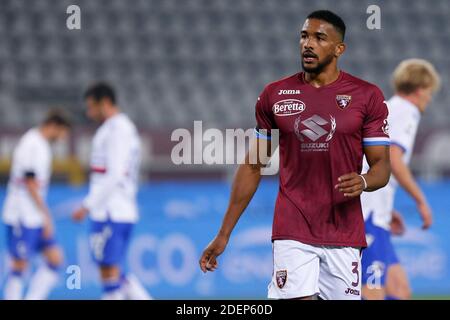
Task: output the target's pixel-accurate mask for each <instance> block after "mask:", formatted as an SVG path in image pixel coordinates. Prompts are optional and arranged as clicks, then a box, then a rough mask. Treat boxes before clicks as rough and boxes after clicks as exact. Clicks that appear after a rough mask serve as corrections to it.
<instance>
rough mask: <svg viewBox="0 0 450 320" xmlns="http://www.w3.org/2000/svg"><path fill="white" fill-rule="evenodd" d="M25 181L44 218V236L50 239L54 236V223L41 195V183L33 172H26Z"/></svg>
mask: <svg viewBox="0 0 450 320" xmlns="http://www.w3.org/2000/svg"><path fill="white" fill-rule="evenodd" d="M24 179H25V187H26V188H27V191H28V193H29V194H30V196H31V198H32V199H33V201H34V203H35V205H36V207H37V208H38V209H39V212H41V214H42V215H43V217H44V236H45V237H47V238H49V237H51V236H52V234H53V223H52V218H51V215H50V210H49V209H48V207H47V205H46V203H45V201H44V199H43V198H42V196H41V194H40V193H39V182H38V181H37V180H36V175H35V173H34V172H33V171H28V172H26V173H25V177H24Z"/></svg>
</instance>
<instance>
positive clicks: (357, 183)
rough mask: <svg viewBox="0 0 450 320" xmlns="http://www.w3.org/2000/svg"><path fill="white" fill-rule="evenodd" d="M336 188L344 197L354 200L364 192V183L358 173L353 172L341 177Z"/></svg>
mask: <svg viewBox="0 0 450 320" xmlns="http://www.w3.org/2000/svg"><path fill="white" fill-rule="evenodd" d="M334 188H335V189H338V190H339V192H342V193H343V194H344V197H349V198H354V197H358V196H359V195H361V193H362V192H363V191H364V181H363V178H361V177H360V176H359V175H358V174H357V173H356V172H352V173H349V174H344V175H343V176H341V177H339V178H338V184H337V185H335V186H334Z"/></svg>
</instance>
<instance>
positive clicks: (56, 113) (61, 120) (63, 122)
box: [42, 109, 72, 128]
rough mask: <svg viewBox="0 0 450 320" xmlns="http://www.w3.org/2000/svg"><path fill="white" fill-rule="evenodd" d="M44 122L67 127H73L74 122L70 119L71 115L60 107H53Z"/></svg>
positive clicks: (44, 123)
mask: <svg viewBox="0 0 450 320" xmlns="http://www.w3.org/2000/svg"><path fill="white" fill-rule="evenodd" d="M42 124H43V125H44V126H45V125H51V124H52V125H56V126H60V127H65V128H71V127H72V123H71V121H70V119H69V116H68V115H67V114H66V113H65V112H64V111H62V110H60V109H52V110H50V111H49V112H48V113H47V115H46V116H45V118H44V121H42Z"/></svg>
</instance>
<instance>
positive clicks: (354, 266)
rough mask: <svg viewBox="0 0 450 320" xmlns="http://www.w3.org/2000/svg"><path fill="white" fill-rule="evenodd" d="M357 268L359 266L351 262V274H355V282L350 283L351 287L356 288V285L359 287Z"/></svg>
mask: <svg viewBox="0 0 450 320" xmlns="http://www.w3.org/2000/svg"><path fill="white" fill-rule="evenodd" d="M358 266H359V263H358V262H352V267H353V269H352V273H355V274H356V282H352V286H353V287H358V285H359V268H358Z"/></svg>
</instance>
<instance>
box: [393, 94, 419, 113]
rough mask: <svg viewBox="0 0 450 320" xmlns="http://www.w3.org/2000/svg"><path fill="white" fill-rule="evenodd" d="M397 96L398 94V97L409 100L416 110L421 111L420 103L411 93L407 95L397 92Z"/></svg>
mask: <svg viewBox="0 0 450 320" xmlns="http://www.w3.org/2000/svg"><path fill="white" fill-rule="evenodd" d="M397 96H399V97H400V98H402V99H404V100H406V101H408V102H410V103H411V104H412V105H414V107H416V108H417V110H419V111H420V112H422V110H421V108H420V106H419V105H420V104H419V101H418V100H417V99H416V98H415V97H414V96H412V95H407V94H402V93H397Z"/></svg>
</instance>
